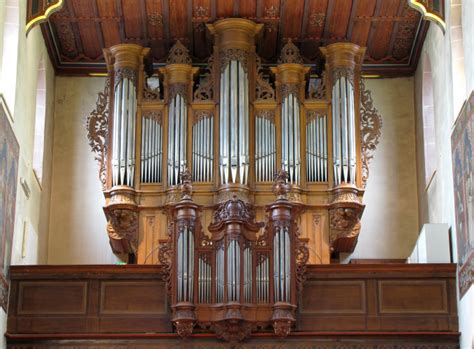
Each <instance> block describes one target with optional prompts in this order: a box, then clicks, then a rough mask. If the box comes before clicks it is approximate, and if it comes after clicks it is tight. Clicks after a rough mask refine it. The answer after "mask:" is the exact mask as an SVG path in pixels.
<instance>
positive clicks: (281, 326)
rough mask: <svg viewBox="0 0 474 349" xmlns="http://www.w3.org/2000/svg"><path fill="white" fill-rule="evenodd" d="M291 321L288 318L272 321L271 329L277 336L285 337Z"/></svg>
mask: <svg viewBox="0 0 474 349" xmlns="http://www.w3.org/2000/svg"><path fill="white" fill-rule="evenodd" d="M291 326H292V322H291V321H289V320H283V321H274V322H273V330H274V331H275V334H276V335H277V336H278V337H286V336H288V335H289V334H290V332H291Z"/></svg>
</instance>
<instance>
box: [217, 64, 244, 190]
mask: <svg viewBox="0 0 474 349" xmlns="http://www.w3.org/2000/svg"><path fill="white" fill-rule="evenodd" d="M219 118H220V139H219V150H220V161H219V163H220V165H219V166H220V175H221V183H222V184H229V183H238V184H243V185H247V183H248V172H249V130H248V128H249V106H248V76H247V72H246V71H245V69H244V67H243V65H242V63H241V62H240V61H238V60H230V61H229V63H228V64H227V65H226V66H225V68H224V69H223V71H222V72H221V85H220V115H219Z"/></svg>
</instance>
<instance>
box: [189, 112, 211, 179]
mask: <svg viewBox="0 0 474 349" xmlns="http://www.w3.org/2000/svg"><path fill="white" fill-rule="evenodd" d="M209 113H210V112H209ZM213 123H214V117H213V116H212V114H210V115H207V114H206V115H204V116H203V117H201V118H200V119H198V120H197V121H196V122H195V123H194V125H193V180H194V181H195V182H210V181H212V164H213V162H214V151H213V147H212V140H213Z"/></svg>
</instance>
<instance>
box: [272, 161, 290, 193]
mask: <svg viewBox="0 0 474 349" xmlns="http://www.w3.org/2000/svg"><path fill="white" fill-rule="evenodd" d="M287 181H288V172H286V171H285V170H284V169H283V168H282V169H281V170H280V171H278V172H277V173H276V175H275V179H274V180H273V194H275V195H276V197H277V200H286V199H287V194H288V192H289V191H290V186H289V184H288V182H287Z"/></svg>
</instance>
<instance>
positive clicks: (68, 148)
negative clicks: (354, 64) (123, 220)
mask: <svg viewBox="0 0 474 349" xmlns="http://www.w3.org/2000/svg"><path fill="white" fill-rule="evenodd" d="M104 84H105V79H104V78H91V77H56V101H55V129H54V156H53V171H52V172H53V173H52V175H53V183H54V186H53V189H52V193H51V219H50V225H49V232H50V233H49V250H48V252H49V253H48V264H111V263H114V262H115V261H116V260H117V259H116V257H115V255H114V254H113V253H112V251H111V249H110V246H109V239H108V236H107V232H106V220H105V215H104V212H103V210H102V207H103V205H104V204H105V199H104V196H103V194H102V189H101V184H100V181H99V176H98V173H99V170H98V165H97V162H96V161H95V160H94V154H93V153H92V152H91V150H90V147H89V144H88V139H87V131H86V128H85V122H86V118H87V115H89V114H90V112H91V111H92V110H93V109H94V108H95V102H96V99H97V94H98V93H99V92H101V91H103V89H104Z"/></svg>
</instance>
